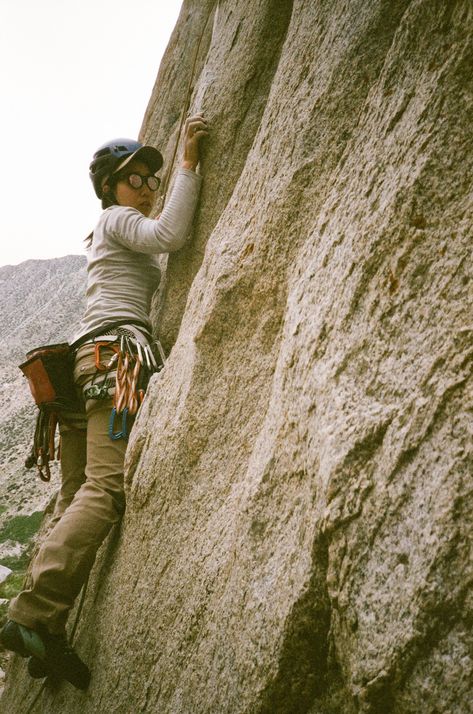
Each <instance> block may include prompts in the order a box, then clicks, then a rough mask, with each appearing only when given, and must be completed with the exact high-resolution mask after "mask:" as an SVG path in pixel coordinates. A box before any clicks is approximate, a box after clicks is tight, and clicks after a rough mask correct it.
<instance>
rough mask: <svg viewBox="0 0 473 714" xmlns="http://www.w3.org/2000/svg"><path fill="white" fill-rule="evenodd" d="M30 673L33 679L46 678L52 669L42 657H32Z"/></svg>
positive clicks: (29, 663) (29, 661) (29, 667)
mask: <svg viewBox="0 0 473 714" xmlns="http://www.w3.org/2000/svg"><path fill="white" fill-rule="evenodd" d="M28 674H29V675H30V677H33V679H44V677H48V676H49V675H50V671H49V669H48V668H47V667H46V665H45V664H44V662H41V660H40V659H37V658H36V657H30V658H29V660H28Z"/></svg>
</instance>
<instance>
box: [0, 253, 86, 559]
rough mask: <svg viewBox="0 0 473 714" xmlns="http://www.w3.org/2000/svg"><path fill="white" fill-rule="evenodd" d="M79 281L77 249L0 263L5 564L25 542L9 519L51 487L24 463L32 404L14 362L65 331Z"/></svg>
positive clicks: (27, 511)
mask: <svg viewBox="0 0 473 714" xmlns="http://www.w3.org/2000/svg"><path fill="white" fill-rule="evenodd" d="M85 284H86V258H85V256H80V255H69V256H66V257H64V258H54V259H52V260H28V261H26V262H24V263H21V264H20V265H7V266H4V267H2V268H0V304H1V308H2V309H1V311H0V330H1V333H2V340H1V342H0V399H1V403H2V409H1V412H0V467H1V468H0V563H1V562H4V561H5V558H6V560H7V562H6V563H5V564H10V563H11V559H12V558H13V560H14V559H15V558H17V557H19V556H21V552H22V550H23V548H24V546H25V543H22V542H20V539H18V542H17V541H16V540H15V538H13V537H12V536H11V533H12V528H11V527H9V524H12V523H14V522H16V521H12V519H16V518H18V517H21V518H23V517H29V516H30V515H31V514H33V513H35V512H37V511H41V510H43V508H44V506H45V504H46V503H47V501H48V500H49V498H50V497H51V496H52V494H53V492H54V489H53V488H52V487H51V485H48V484H44V483H43V482H42V481H40V479H39V478H38V477H37V475H36V473H35V471H34V470H30V471H28V470H26V469H25V467H24V460H25V456H26V454H27V452H28V449H29V447H30V444H31V441H32V436H33V425H34V420H35V417H36V407H35V405H34V403H33V401H32V398H31V395H30V392H29V388H28V384H27V382H26V379H25V378H24V377H23V375H22V374H21V372H20V370H19V369H18V364H19V363H20V362H21V361H22V360H23V359H24V355H25V353H26V352H27V351H28V350H30V349H32V348H34V347H37V346H39V345H44V344H48V343H52V342H62V341H66V340H67V339H68V338H70V337H71V335H72V334H73V333H74V331H75V330H76V328H77V326H78V323H79V321H80V318H81V315H82V311H83V307H84V302H85ZM33 520H34V521H35V523H36V521H37V520H38V519H37V518H36V519H35V518H33ZM2 534H6V535H7V534H9V537H8V538H7V537H5V538H3V537H2ZM2 541H3V542H2ZM13 564H14V563H13Z"/></svg>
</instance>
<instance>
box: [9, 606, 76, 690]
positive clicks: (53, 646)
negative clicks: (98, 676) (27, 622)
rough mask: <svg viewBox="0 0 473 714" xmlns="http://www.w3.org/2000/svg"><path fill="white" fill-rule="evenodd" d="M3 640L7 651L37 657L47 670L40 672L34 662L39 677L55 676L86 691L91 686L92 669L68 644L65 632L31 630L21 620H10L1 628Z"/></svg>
mask: <svg viewBox="0 0 473 714" xmlns="http://www.w3.org/2000/svg"><path fill="white" fill-rule="evenodd" d="M0 642H1V643H2V645H3V646H4V647H5V648H6V649H7V650H12V651H13V652H16V653H17V654H19V655H20V657H32V658H34V659H35V660H38V661H39V664H41V665H43V667H44V670H45V674H44V675H41V674H39V668H38V665H36V663H35V664H32V665H31V666H32V667H33V671H34V672H36V676H37V677H38V678H39V677H41V676H44V677H46V676H48V675H52V676H54V677H57V678H60V679H65V680H67V681H68V682H70V683H71V684H72V685H73V686H74V687H77V689H82V690H84V689H87V687H88V686H89V682H90V671H89V669H88V667H87V665H85V664H84V662H82V660H81V659H80V657H79V656H78V655H77V654H76V653H75V652H74V650H73V649H72V647H71V646H70V645H69V643H68V642H67V639H66V637H65V635H52V634H50V633H49V632H48V631H47V630H46V628H41V630H38V631H37V630H31V629H30V628H29V627H25V626H24V625H20V624H19V623H18V622H14V621H13V620H8V622H7V623H6V624H5V625H4V626H3V628H2V630H1V631H0ZM28 669H30V666H28ZM30 674H31V672H30ZM32 676H34V675H32Z"/></svg>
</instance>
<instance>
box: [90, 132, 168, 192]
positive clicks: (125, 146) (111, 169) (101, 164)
mask: <svg viewBox="0 0 473 714" xmlns="http://www.w3.org/2000/svg"><path fill="white" fill-rule="evenodd" d="M134 158H140V159H142V160H143V161H144V162H145V164H147V165H148V166H149V168H150V170H151V171H152V172H153V173H156V171H159V169H160V168H161V166H162V165H163V157H162V156H161V154H160V152H159V151H158V150H157V149H155V148H154V146H143V144H140V143H139V142H138V141H134V140H133V139H113V140H112V141H107V143H106V144H103V145H102V146H100V147H99V148H98V149H97V151H96V152H95V154H94V158H93V159H92V161H91V164H90V166H89V176H90V180H91V181H92V183H93V185H94V189H95V193H96V194H97V196H98V198H101V199H102V200H103V199H104V195H103V190H102V185H103V183H104V179H105V178H107V177H108V176H111V174H113V173H115V172H116V171H118V170H119V169H121V168H123V166H125V165H126V164H127V163H128V162H129V161H131V160H132V159H134ZM108 203H109V205H110V202H108Z"/></svg>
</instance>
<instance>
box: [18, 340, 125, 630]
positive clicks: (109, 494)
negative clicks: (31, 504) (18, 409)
mask: <svg viewBox="0 0 473 714" xmlns="http://www.w3.org/2000/svg"><path fill="white" fill-rule="evenodd" d="M93 369H94V362H93V354H92V352H91V349H90V347H89V348H88V346H84V347H82V348H80V349H79V351H78V354H77V358H76V368H75V375H76V382H77V383H78V384H80V383H81V382H82V383H84V382H85V381H86V379H87V378H89V377H90V374H91V373H92V372H93ZM111 408H112V402H111V400H104V401H89V402H87V404H86V416H87V430H86V431H85V430H69V431H67V430H66V431H62V432H61V441H62V444H61V451H62V455H61V469H62V487H61V491H60V494H59V496H58V501H57V505H56V509H55V512H54V515H53V521H54V522H55V525H54V527H53V528H52V530H51V531H50V532H49V534H48V536H47V537H46V539H45V541H44V542H43V543H42V545H41V547H40V549H39V551H38V554H37V556H36V558H35V560H34V562H33V566H32V571H31V585H30V587H29V588H28V589H26V590H23V591H22V592H21V593H20V594H19V595H18V596H17V597H16V598H14V599H13V600H12V601H11V603H10V607H9V611H8V616H9V618H10V619H12V620H15V621H16V622H19V623H20V624H22V625H25V626H26V627H31V628H33V629H34V628H36V627H38V625H39V626H45V627H46V628H47V629H48V630H49V632H51V633H53V634H56V633H62V632H64V628H65V625H66V621H67V616H68V614H69V611H70V609H71V608H72V606H73V604H74V600H75V599H76V597H77V595H78V594H79V592H80V590H81V588H82V585H83V584H84V582H85V581H86V579H87V576H88V574H89V572H90V569H91V568H92V565H93V563H94V560H95V556H96V554H97V550H98V548H99V546H100V544H101V543H102V541H103V539H104V538H105V536H106V535H107V533H108V532H109V530H110V528H111V527H112V525H113V524H114V523H117V522H118V521H119V520H120V517H121V515H122V513H123V511H124V507H125V499H124V493H123V462H124V457H125V451H126V444H127V442H126V441H125V440H124V439H120V440H117V441H112V439H110V437H109V434H108V429H109V419H110V413H111Z"/></svg>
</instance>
